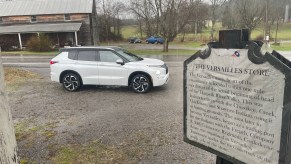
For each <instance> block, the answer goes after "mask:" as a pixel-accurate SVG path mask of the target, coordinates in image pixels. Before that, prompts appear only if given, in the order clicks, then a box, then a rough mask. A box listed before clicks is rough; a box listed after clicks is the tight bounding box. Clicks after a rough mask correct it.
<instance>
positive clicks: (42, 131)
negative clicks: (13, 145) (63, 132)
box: [14, 119, 58, 164]
mask: <svg viewBox="0 0 291 164" xmlns="http://www.w3.org/2000/svg"><path fill="white" fill-rule="evenodd" d="M57 123H58V122H50V123H45V124H41V125H36V126H35V125H34V124H33V123H32V120H30V119H26V120H22V121H19V122H17V123H14V129H15V136H16V141H17V143H18V145H22V146H23V148H24V149H26V150H30V149H34V148H33V147H35V143H36V142H37V141H39V140H41V141H48V140H49V139H51V138H53V137H54V136H56V135H57V132H56V131H54V128H55V127H56V124H57ZM20 143H21V144H20ZM20 158H21V159H20V161H19V162H20V164H30V163H31V164H34V163H35V164H36V163H37V162H36V161H35V159H31V158H29V157H26V156H21V155H20Z"/></svg>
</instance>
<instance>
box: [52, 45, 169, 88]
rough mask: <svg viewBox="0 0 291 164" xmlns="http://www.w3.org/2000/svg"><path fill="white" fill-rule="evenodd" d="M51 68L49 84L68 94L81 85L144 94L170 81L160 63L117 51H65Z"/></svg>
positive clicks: (166, 70) (76, 49)
mask: <svg viewBox="0 0 291 164" xmlns="http://www.w3.org/2000/svg"><path fill="white" fill-rule="evenodd" d="M50 68H51V80H52V81H56V82H60V83H62V84H63V86H64V88H65V89H66V90H68V91H77V90H78V89H80V87H81V86H82V85H119V86H129V87H131V88H132V89H133V90H134V91H135V92H138V93H144V92H147V91H148V90H149V89H150V88H151V87H154V86H161V85H164V84H166V83H167V82H168V79H169V71H168V67H167V65H166V64H165V63H164V62H163V61H161V60H157V59H150V58H141V57H138V56H136V55H134V54H132V53H130V52H128V51H126V50H124V49H122V48H120V47H72V48H64V49H61V50H60V54H59V55H57V56H56V57H55V58H53V59H52V60H51V61H50Z"/></svg>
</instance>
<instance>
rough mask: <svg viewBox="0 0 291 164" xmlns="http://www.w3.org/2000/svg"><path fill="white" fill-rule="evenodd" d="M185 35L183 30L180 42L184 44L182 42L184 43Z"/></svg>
mask: <svg viewBox="0 0 291 164" xmlns="http://www.w3.org/2000/svg"><path fill="white" fill-rule="evenodd" d="M185 34H186V32H185V30H184V31H183V36H182V39H181V42H184V41H185Z"/></svg>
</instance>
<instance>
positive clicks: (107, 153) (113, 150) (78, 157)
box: [51, 131, 170, 164]
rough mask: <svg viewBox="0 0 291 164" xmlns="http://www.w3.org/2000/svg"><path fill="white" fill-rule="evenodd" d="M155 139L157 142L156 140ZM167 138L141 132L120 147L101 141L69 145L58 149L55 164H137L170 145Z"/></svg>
mask: <svg viewBox="0 0 291 164" xmlns="http://www.w3.org/2000/svg"><path fill="white" fill-rule="evenodd" d="M153 138H155V139H156V140H154V139H153ZM169 143H170V142H169V140H167V139H166V137H165V136H159V137H157V136H151V135H149V134H146V133H145V132H142V131H139V132H135V133H133V134H130V136H129V137H128V139H126V140H124V141H123V142H121V143H119V144H118V145H110V144H105V143H103V142H102V141H100V140H97V141H91V142H87V143H84V144H69V145H63V146H61V147H59V148H58V150H57V151H56V154H55V156H53V157H52V158H51V160H52V162H53V163H62V164H69V163H137V162H138V160H139V159H141V158H142V157H143V156H145V155H147V154H148V153H150V152H152V151H153V150H154V148H155V147H158V146H164V145H167V144H169Z"/></svg>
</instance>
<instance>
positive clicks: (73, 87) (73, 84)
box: [62, 73, 81, 92]
mask: <svg viewBox="0 0 291 164" xmlns="http://www.w3.org/2000/svg"><path fill="white" fill-rule="evenodd" d="M62 81H63V86H64V88H65V89H66V90H67V91H70V92H74V91H77V90H79V89H80V87H81V80H80V77H79V76H78V75H77V74H75V73H67V74H65V75H64V76H63V79H62Z"/></svg>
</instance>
